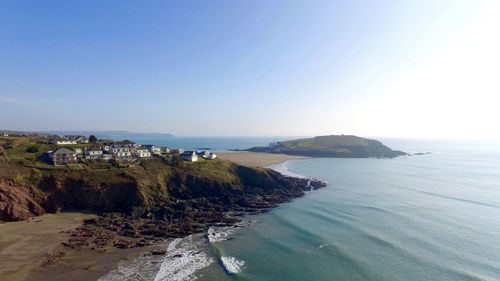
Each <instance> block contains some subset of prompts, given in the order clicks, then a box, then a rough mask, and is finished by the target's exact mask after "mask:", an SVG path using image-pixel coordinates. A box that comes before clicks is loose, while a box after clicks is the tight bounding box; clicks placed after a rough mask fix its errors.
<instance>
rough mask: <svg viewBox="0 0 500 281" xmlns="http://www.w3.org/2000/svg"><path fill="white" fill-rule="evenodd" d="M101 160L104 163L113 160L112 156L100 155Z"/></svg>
mask: <svg viewBox="0 0 500 281" xmlns="http://www.w3.org/2000/svg"><path fill="white" fill-rule="evenodd" d="M101 159H102V160H104V161H109V160H111V159H113V155H112V154H107V153H104V154H102V156H101Z"/></svg>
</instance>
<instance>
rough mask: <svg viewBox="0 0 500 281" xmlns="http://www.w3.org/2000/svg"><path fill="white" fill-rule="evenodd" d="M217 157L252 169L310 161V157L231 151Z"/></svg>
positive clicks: (221, 153)
mask: <svg viewBox="0 0 500 281" xmlns="http://www.w3.org/2000/svg"><path fill="white" fill-rule="evenodd" d="M217 156H218V157H219V158H220V159H224V160H229V161H233V162H236V163H238V164H241V165H245V166H251V167H266V166H270V165H276V164H279V163H282V162H285V161H288V160H297V159H308V158H310V157H303V156H293V155H286V154H274V153H263V152H250V151H230V152H219V153H217Z"/></svg>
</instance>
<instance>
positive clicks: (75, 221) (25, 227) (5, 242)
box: [0, 213, 93, 281]
mask: <svg viewBox="0 0 500 281" xmlns="http://www.w3.org/2000/svg"><path fill="white" fill-rule="evenodd" d="M90 217H93V215H88V214H82V213H62V214H49V215H44V216H40V217H36V218H33V219H30V220H28V221H20V222H9V223H4V224H0V276H1V280H2V281H10V280H16V281H17V280H26V278H27V276H28V274H29V273H30V272H31V271H32V270H33V269H35V268H37V267H39V266H41V264H42V263H43V261H44V259H43V256H44V255H45V254H46V253H50V252H52V251H53V250H54V249H55V248H56V247H58V246H59V245H60V243H61V242H62V241H64V239H65V238H66V237H67V234H64V233H61V231H64V230H69V229H72V228H75V227H77V226H79V225H81V223H82V221H83V219H85V218H90Z"/></svg>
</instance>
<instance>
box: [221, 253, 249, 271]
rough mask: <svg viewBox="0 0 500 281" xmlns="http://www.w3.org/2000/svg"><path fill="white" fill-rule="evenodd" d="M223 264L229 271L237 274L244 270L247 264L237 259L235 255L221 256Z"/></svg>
mask: <svg viewBox="0 0 500 281" xmlns="http://www.w3.org/2000/svg"><path fill="white" fill-rule="evenodd" d="M220 260H221V262H222V265H223V266H224V269H225V270H226V272H227V273H230V274H236V273H239V272H241V271H242V270H243V266H244V265H245V262H244V261H241V260H237V259H236V258H235V257H225V256H222V257H220Z"/></svg>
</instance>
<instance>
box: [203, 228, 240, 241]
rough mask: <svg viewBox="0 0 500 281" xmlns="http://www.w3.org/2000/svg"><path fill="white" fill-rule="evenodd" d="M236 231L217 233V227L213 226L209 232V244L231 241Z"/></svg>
mask: <svg viewBox="0 0 500 281" xmlns="http://www.w3.org/2000/svg"><path fill="white" fill-rule="evenodd" d="M233 233H234V230H231V229H224V231H216V229H215V227H213V226H211V227H210V228H209V229H208V231H207V237H208V242H210V243H215V242H219V241H224V240H228V239H230V236H231V235H233Z"/></svg>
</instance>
